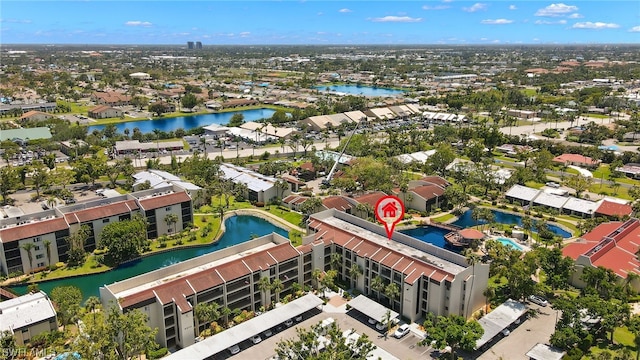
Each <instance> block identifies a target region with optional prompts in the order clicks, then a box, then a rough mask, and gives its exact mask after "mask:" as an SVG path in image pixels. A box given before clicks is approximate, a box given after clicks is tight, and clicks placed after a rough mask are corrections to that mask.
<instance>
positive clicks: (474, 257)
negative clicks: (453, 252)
mask: <svg viewBox="0 0 640 360" xmlns="http://www.w3.org/2000/svg"><path fill="white" fill-rule="evenodd" d="M462 255H464V257H466V258H467V264H469V265H471V271H472V276H471V286H470V288H469V294H473V283H475V280H476V263H477V262H478V261H480V256H479V255H478V254H476V253H475V252H474V251H473V250H471V249H469V248H467V249H465V250H464V252H463V253H462ZM470 303H471V296H470V295H469V296H467V304H466V305H465V306H464V311H465V316H464V317H465V318H469V306H470V305H471V304H470Z"/></svg>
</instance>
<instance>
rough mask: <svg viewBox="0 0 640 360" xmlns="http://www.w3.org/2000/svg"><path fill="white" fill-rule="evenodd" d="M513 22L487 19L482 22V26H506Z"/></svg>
mask: <svg viewBox="0 0 640 360" xmlns="http://www.w3.org/2000/svg"><path fill="white" fill-rule="evenodd" d="M512 22H513V20H507V19H486V20H482V21H480V23H481V24H487V25H504V24H511V23H512Z"/></svg>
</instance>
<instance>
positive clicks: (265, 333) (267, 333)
mask: <svg viewBox="0 0 640 360" xmlns="http://www.w3.org/2000/svg"><path fill="white" fill-rule="evenodd" d="M262 335H264V337H269V336H271V335H273V331H271V329H267V330H265V331H264V332H263V333H262Z"/></svg>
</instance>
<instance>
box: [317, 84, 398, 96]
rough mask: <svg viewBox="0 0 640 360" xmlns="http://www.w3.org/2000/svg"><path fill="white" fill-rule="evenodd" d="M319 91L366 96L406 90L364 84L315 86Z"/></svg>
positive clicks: (393, 93)
mask: <svg viewBox="0 0 640 360" xmlns="http://www.w3.org/2000/svg"><path fill="white" fill-rule="evenodd" d="M315 88H316V89H318V90H319V91H327V89H329V92H333V93H340V94H351V95H364V96H397V95H402V94H404V93H405V92H406V91H404V90H399V89H389V88H379V87H375V86H362V85H328V86H326V85H324V86H323V85H318V86H315Z"/></svg>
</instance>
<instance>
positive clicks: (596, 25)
mask: <svg viewBox="0 0 640 360" xmlns="http://www.w3.org/2000/svg"><path fill="white" fill-rule="evenodd" d="M619 27H620V25H618V24H614V23H604V22H600V21H597V22H591V21H586V22H579V23H575V24H573V28H574V29H617V28H619Z"/></svg>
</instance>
